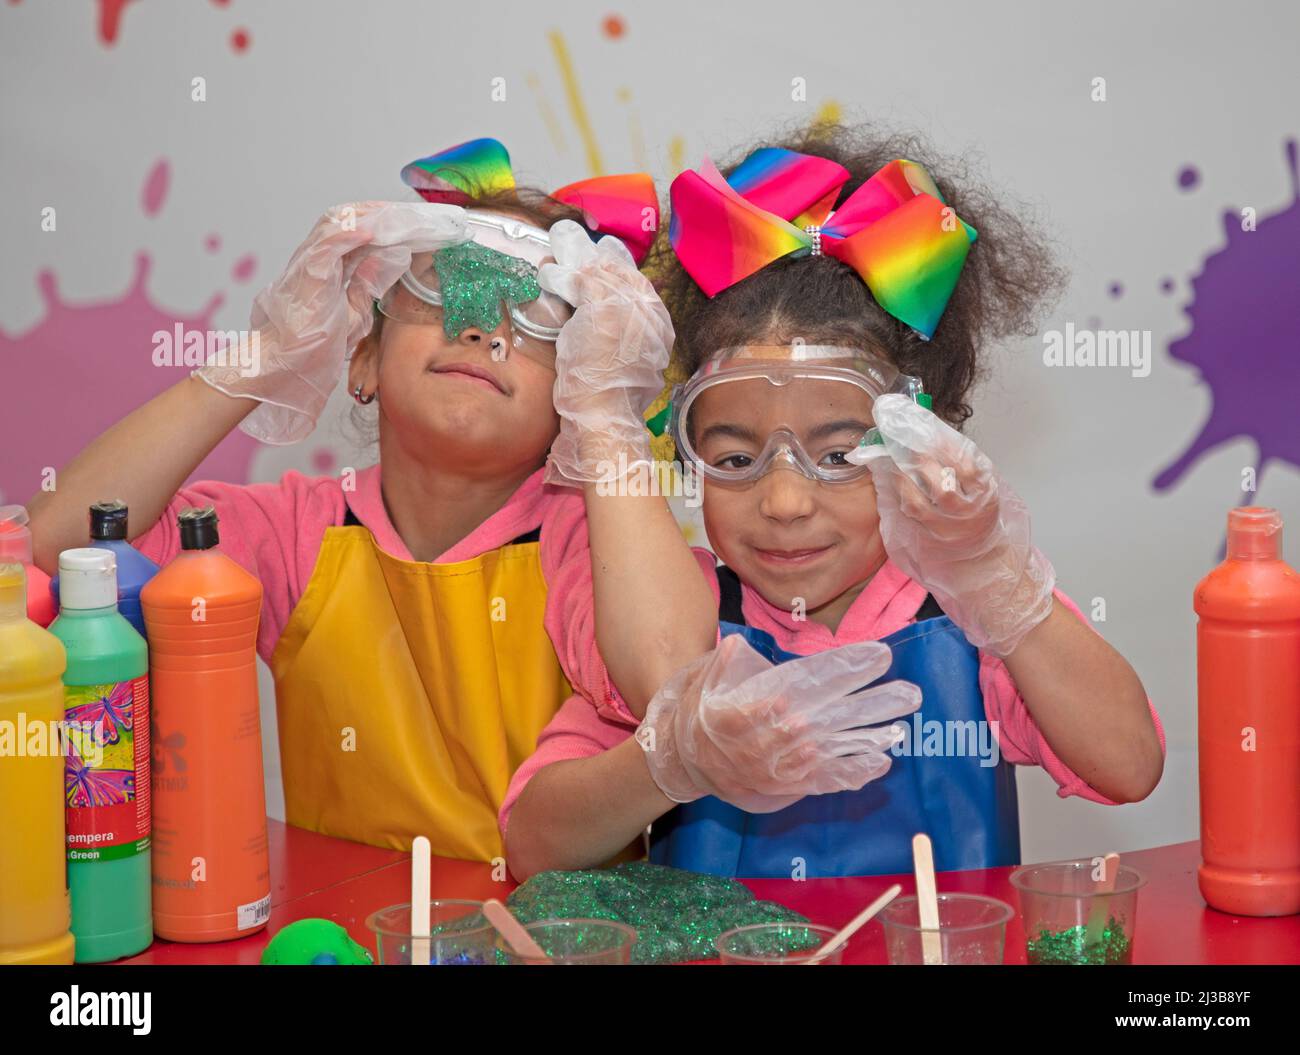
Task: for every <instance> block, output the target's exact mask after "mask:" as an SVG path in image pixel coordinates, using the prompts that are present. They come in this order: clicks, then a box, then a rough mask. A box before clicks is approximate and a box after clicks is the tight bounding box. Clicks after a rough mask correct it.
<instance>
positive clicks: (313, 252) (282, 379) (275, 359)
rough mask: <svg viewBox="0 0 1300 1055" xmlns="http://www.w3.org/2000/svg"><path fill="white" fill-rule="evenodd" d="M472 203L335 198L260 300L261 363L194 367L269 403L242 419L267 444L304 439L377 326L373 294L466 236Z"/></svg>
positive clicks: (255, 319) (256, 319) (256, 316)
mask: <svg viewBox="0 0 1300 1055" xmlns="http://www.w3.org/2000/svg"><path fill="white" fill-rule="evenodd" d="M468 238H469V236H468V235H467V233H466V228H465V210H464V209H462V208H461V207H460V206H458V205H442V204H433V203H428V202H384V201H363V202H353V203H351V204H350V205H336V206H335V207H334V208H332V209H330V210H329V211H328V212H326V213H325V215H324V216H322V217H321V218H320V219H319V220H317V221H316V226H315V227H313V228H312V232H311V234H310V235H308V236H307V240H306V241H305V242H303V243H302V245H300V246H299V247H298V249H297V251H296V252H295V253H294V254H293V257H292V259H291V260H290V261H289V264H288V266H287V267H286V268H285V269H284V273H283V274H282V275H281V276H280V277H279V278H278V279H276V280H275V281H274V282H273V283H271V285H269V286H267V287H266V289H264V290H262V292H261V293H259V294H258V295H257V297H256V299H255V300H254V301H253V313H252V319H251V327H252V329H253V330H254V331H255V332H256V333H257V334H258V342H259V348H258V359H259V362H258V365H257V369H256V370H255V372H254V373H253V375H252V376H249V377H246V376H244V368H243V367H242V365H241V364H236V363H231V364H228V365H208V366H203V367H200V368H199V369H198V370H195V371H194V374H195V376H197V377H201V378H202V379H203V380H204V381H206V382H207V383H208V384H210V385H211V386H212V387H213V388H216V389H218V390H219V391H221V392H224V393H226V395H228V396H240V397H243V398H246V399H256V400H258V401H259V402H260V403H261V406H259V407H258V408H257V409H256V410H254V411H253V412H252V413H251V414H249V415H248V417H246V418H245V419H244V421H243V422H242V424H241V425H240V428H242V429H243V430H244V431H245V432H247V433H248V434H249V435H250V436H252V437H254V438H255V439H258V440H261V441H262V442H263V443H274V444H284V443H296V442H297V441H298V440H301V439H303V438H304V437H306V436H307V435H309V434H310V433H311V431H312V429H314V428H315V427H316V419H317V418H318V417H319V416H320V412H321V410H322V408H323V407H324V406H325V402H326V400H328V399H329V397H330V394H331V393H332V392H333V391H334V388H335V386H337V385H338V383H339V378H340V377H341V376H342V373H343V364H344V362H345V360H346V359H347V357H348V355H349V354H351V352H352V351H353V349H355V348H356V346H357V345H358V344H359V343H360V342H361V339H362V338H363V337H365V336H366V334H368V333H369V332H370V327H371V325H372V324H373V322H374V301H375V299H376V298H377V297H379V296H381V295H382V294H383V293H385V292H386V291H387V290H388V289H389V288H390V287H391V286H392V285H393V283H395V282H396V281H397V280H398V279H399V278H401V277H402V274H403V272H405V271H406V269H407V268H409V267H410V266H411V257H412V255H413V254H415V253H427V252H431V251H432V250H435V249H441V248H442V247H444V246H448V245H456V244H458V243H460V242H464V241H467V240H468Z"/></svg>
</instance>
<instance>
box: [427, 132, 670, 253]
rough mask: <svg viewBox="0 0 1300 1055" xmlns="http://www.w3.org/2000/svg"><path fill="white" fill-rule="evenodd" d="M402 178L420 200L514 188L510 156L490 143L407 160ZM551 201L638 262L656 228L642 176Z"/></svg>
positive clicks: (573, 188)
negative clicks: (574, 212) (616, 242)
mask: <svg viewBox="0 0 1300 1055" xmlns="http://www.w3.org/2000/svg"><path fill="white" fill-rule="evenodd" d="M402 180H403V182H405V183H406V185H407V186H409V187H411V188H413V189H414V190H415V191H416V192H417V193H418V194H419V195H420V197H422V198H423V199H424V200H425V201H432V202H451V203H453V204H456V205H463V204H465V203H466V202H469V201H473V200H475V199H478V198H485V197H491V196H492V195H495V194H502V193H505V192H508V191H511V190H513V189H514V187H515V176H514V172H513V171H512V170H511V168H510V154H509V153H508V152H507V151H506V148H505V147H504V146H503V145H502V144H501V143H500V142H499V141H498V140H496V139H471V140H470V141H469V142H467V143H460V144H458V145H457V146H454V147H450V148H448V149H447V150H443V151H439V152H438V153H437V154H430V155H429V156H428V157H425V158H420V159H418V160H416V161H412V162H411V163H410V164H409V165H406V166H405V167H404V168H403V169H402ZM551 197H552V198H554V199H555V200H556V201H559V202H563V203H564V204H565V205H569V206H572V207H573V208H575V209H577V210H579V211H580V212H581V213H582V215H583V218H584V220H585V224H586V227H587V229H588V230H589V231H591V232H593V233H597V232H598V233H600V234H602V235H606V234H611V235H614V236H615V237H616V238H618V239H620V240H621V241H622V242H623V244H624V245H626V246H627V247H628V249H629V250H630V251H631V253H632V256H633V258H634V259H635V260H636V262H637V263H638V264H639V263H641V261H642V260H644V259H645V256H646V253H648V252H649V251H650V246H651V243H653V242H654V239H655V232H656V231H657V230H658V229H659V199H658V197H657V196H656V195H655V185H654V180H652V179H651V178H650V176H649V175H647V174H646V173H644V172H633V173H627V174H624V175H617V176H595V177H592V178H591V179H585V180H578V181H577V182H576V183H570V184H567V185H566V186H563V187H561V188H560V189H559V190H556V191H552V192H551Z"/></svg>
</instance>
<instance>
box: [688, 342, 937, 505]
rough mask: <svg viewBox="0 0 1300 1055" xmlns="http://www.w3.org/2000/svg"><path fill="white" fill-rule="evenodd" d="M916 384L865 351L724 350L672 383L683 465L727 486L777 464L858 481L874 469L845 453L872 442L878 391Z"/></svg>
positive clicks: (813, 476) (819, 477) (817, 476)
mask: <svg viewBox="0 0 1300 1055" xmlns="http://www.w3.org/2000/svg"><path fill="white" fill-rule="evenodd" d="M914 387H917V386H916V382H915V379H913V378H910V377H907V376H906V375H904V374H900V373H899V372H898V370H897V369H896V368H895V367H894V366H893V365H892V364H890V363H889V362H887V361H886V360H884V359H882V358H880V357H879V356H876V355H873V354H871V353H870V352H866V351H864V350H862V349H861V348H846V347H840V346H834V345H803V344H799V345H777V346H772V345H765V346H758V345H748V346H745V347H742V348H726V349H723V350H722V351H720V352H718V353H716V354H715V355H713V356H712V357H710V359H709V361H708V362H706V363H705V364H704V365H703V366H702V367H701V368H700V369H699V370H697V371H696V373H695V376H694V377H692V378H691V379H690V380H689V381H688V382H686V384H684V385H680V386H678V387H677V388H676V389H675V390H674V392H673V401H672V408H673V409H672V423H671V429H672V436H673V441H674V442H675V443H676V445H677V451H678V453H679V455H680V456H681V458H682V461H683V463H685V462H690V463H692V464H694V466H695V467H696V468H697V469H698V470H699V472H700V473H702V474H703V475H704V476H705V477H707V478H709V479H711V480H715V481H717V482H719V483H733V484H743V483H749V482H752V481H754V480H757V479H759V478H760V477H762V476H764V475H766V474H767V473H769V472H771V471H772V470H774V469H777V468H788V469H793V470H795V471H796V472H799V473H802V474H803V475H804V476H806V477H807V478H808V479H810V480H815V481H819V482H822V483H841V482H846V481H849V480H855V479H858V478H860V477H861V476H863V475H864V474H866V473H868V472H870V469H869V468H868V467H867V466H866V465H865V464H857V463H855V462H853V461H850V460H848V457H847V456H848V455H849V454H850V453H851V452H852V451H853V450H854V449H855V448H857V447H859V446H860V445H861V444H863V443H869V442H870V441H871V437H872V433H873V429H874V421H873V419H872V413H871V411H872V405H873V404H874V403H875V401H876V397H878V396H880V395H883V394H884V393H886V392H894V391H910V390H912V389H913V388H914Z"/></svg>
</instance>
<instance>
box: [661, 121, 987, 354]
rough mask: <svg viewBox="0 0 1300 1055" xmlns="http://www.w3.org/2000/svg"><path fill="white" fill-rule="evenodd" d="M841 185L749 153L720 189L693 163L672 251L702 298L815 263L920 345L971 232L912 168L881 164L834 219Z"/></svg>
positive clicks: (813, 167) (823, 170)
mask: <svg viewBox="0 0 1300 1055" xmlns="http://www.w3.org/2000/svg"><path fill="white" fill-rule="evenodd" d="M848 178H849V171H848V170H847V169H846V168H844V166H843V165H839V164H837V163H836V162H834V161H830V160H828V159H826V158H819V157H814V156H812V155H809V154H799V153H796V152H795V151H793V150H783V149H781V148H779V147H762V148H760V149H759V150H756V151H754V152H753V153H752V154H750V155H749V157H747V158H746V159H745V160H744V161H743V162H741V164H740V166H739V167H738V168H737V169H736V170H735V171H734V172H733V173H732V174H731V177H730V179H729V180H728V179H724V178H723V176H722V174H721V173H720V172H719V171H718V170H717V168H716V167H714V165H713V163H712V162H710V161H708V160H707V159H705V161H704V163H703V164H702V165H700V167H699V170H698V171H694V170H691V169H687V170H686V171H685V172H683V173H682V174H681V175H679V176H678V177H677V178H676V179H675V180H673V184H672V188H671V190H670V192H669V194H670V197H671V200H672V220H671V222H670V223H669V227H668V237H669V240H670V241H671V242H672V246H673V251H674V252H676V254H677V258H678V259H679V260H680V261H681V262H682V266H683V267H684V268H685V269H686V270H687V272H688V273H689V274H690V275H691V277H692V278H694V279H695V281H696V282H697V283H698V284H699V286H700V288H701V289H702V290H704V292H705V293H706V294H707V295H708V296H710V297H713V296H716V295H717V294H718V293H720V292H721V291H722V290H724V289H726V288H727V287H728V286H734V285H735V284H736V283H737V282H739V281H741V280H742V279H745V278H748V277H749V276H750V275H752V274H754V272H756V271H758V270H759V269H760V268H764V267H766V266H767V265H768V264H770V263H772V262H773V261H774V260H779V259H780V258H781V257H784V256H789V255H791V254H805V253H825V254H826V255H827V256H833V257H835V259H837V260H841V261H843V262H844V263H846V264H848V265H849V266H850V267H851V268H853V270H854V271H856V272H857V273H858V274H859V275H860V276H861V277H862V280H863V281H864V282H865V283H866V284H867V288H868V289H870V290H871V295H872V296H873V297H875V299H876V303H877V304H879V305H880V306H881V307H882V308H884V309H885V311H887V312H889V314H890V315H893V316H894V317H895V318H896V319H900V320H901V321H903V322H905V323H907V325H909V326H911V327H912V328H913V329H914V330H916V331H917V333H919V334H921V336H923V337H925V338H926V339H927V340H928V339H929V338H931V337H933V336H934V331H935V328H936V327H937V326H938V325H939V318H940V316H941V315H943V311H944V308H945V307H947V305H948V300H949V298H950V297H951V296H952V291H953V289H954V288H955V287H956V285H957V278H958V276H959V275H960V274H961V269H962V266H963V265H964V264H965V263H966V255H967V253H968V252H969V251H970V245H971V243H972V242H974V241H975V237H976V233H975V228H973V227H971V226H970V224H968V223H966V222H965V221H964V220H960V219H959V218H958V217H957V215H956V213H954V212H953V210H952V209H950V208H949V207H948V206H947V205H945V204H944V201H943V196H942V195H941V194H940V193H939V188H938V187H936V186H935V184H934V180H932V179H931V178H930V174H929V173H928V172H926V171H925V169H924V167H922V166H921V165H918V164H916V163H915V162H912V161H904V160H897V161H891V162H890V163H889V164H888V165H886V166H885V167H884V168H882V169H881V170H880V171H879V172H877V173H876V174H875V175H874V176H872V177H871V178H870V179H869V180H867V182H866V183H864V184H862V186H861V187H859V188H858V189H857V190H856V191H854V192H853V194H851V195H850V196H849V198H848V200H847V201H846V202H844V204H843V205H841V206H840V207H839V208H838V209H836V208H835V199H836V198H837V197H839V193H840V188H841V187H843V186H844V184H845V182H846V181H847V180H848Z"/></svg>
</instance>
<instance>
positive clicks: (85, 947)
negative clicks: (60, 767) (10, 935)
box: [50, 549, 153, 963]
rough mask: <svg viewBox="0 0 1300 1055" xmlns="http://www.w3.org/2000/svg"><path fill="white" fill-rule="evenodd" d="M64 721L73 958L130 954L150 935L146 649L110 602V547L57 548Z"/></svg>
mask: <svg viewBox="0 0 1300 1055" xmlns="http://www.w3.org/2000/svg"><path fill="white" fill-rule="evenodd" d="M59 578H60V590H59V616H58V618H57V619H55V620H54V622H53V623H51V624H50V632H51V633H52V634H54V636H55V637H57V638H58V639H59V640H60V641H62V642H63V645H64V648H66V649H67V653H68V669H67V672H66V673H65V674H64V676H63V702H64V722H65V726H66V729H67V739H68V747H67V758H66V761H65V767H66V769H65V774H66V779H65V781H64V787H65V792H66V798H67V802H66V807H67V808H66V818H67V852H68V891H69V894H70V895H71V898H72V934H73V936H74V937H75V939H76V962H77V963H100V962H103V961H104V960H116V959H118V958H119V957H122V956H131V955H133V954H135V953H138V952H141V951H143V950H144V949H146V948H148V947H149V944H150V942H152V941H153V911H152V893H153V888H152V886H151V883H150V870H151V855H150V850H149V837H150V831H151V827H150V825H151V814H150V808H149V795H150V786H149V656H148V649H147V648H146V646H145V641H144V638H142V637H141V636H140V635H139V634H138V633H136V631H135V629H134V628H133V627H132V626H131V624H130V623H129V622H127V620H126V619H125V617H123V616H122V615H121V614H120V613H119V612H118V610H117V558H116V556H115V555H114V554H113V552H112V551H111V550H104V549H69V550H64V551H63V552H62V553H60V554H59Z"/></svg>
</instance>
